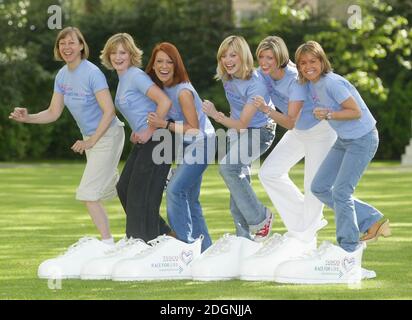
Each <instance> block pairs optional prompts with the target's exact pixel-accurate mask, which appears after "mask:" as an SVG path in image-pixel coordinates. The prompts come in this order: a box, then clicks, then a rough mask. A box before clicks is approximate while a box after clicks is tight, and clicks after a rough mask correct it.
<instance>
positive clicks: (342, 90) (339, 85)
mask: <svg viewBox="0 0 412 320" xmlns="http://www.w3.org/2000/svg"><path fill="white" fill-rule="evenodd" d="M327 90H328V95H329V96H330V97H332V98H333V99H334V100H335V101H336V102H337V103H338V104H342V102H343V101H345V100H346V99H348V98H349V97H351V96H352V94H351V93H350V91H349V89H348V88H347V86H346V85H345V83H344V82H343V81H342V80H337V79H333V80H331V81H328V82H327Z"/></svg>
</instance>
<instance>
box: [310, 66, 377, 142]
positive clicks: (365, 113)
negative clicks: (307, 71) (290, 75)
mask: <svg viewBox="0 0 412 320" xmlns="http://www.w3.org/2000/svg"><path fill="white" fill-rule="evenodd" d="M309 90H310V95H311V99H313V102H314V104H315V107H324V108H329V109H332V110H333V111H340V110H342V107H341V103H342V102H343V101H345V100H346V99H348V98H349V97H352V98H354V99H355V101H356V103H357V104H358V106H359V107H360V109H361V112H362V116H361V117H360V118H359V119H354V120H343V121H342V120H341V121H338V120H329V123H330V125H331V126H332V128H333V129H334V130H335V131H336V133H337V134H338V137H339V138H342V139H357V138H360V137H362V136H364V135H365V134H367V133H368V132H370V131H371V130H372V129H373V128H374V127H375V124H376V120H375V118H374V117H373V116H372V114H371V112H370V111H369V109H368V107H367V106H366V103H365V102H364V101H363V99H362V97H361V96H360V94H359V92H358V90H356V88H355V87H354V86H353V85H352V84H351V83H350V82H349V81H348V80H346V79H345V78H343V77H342V76H340V75H338V74H336V73H333V72H329V73H327V74H326V75H324V76H322V77H321V78H320V79H319V80H318V81H317V82H316V83H312V82H310V83H309Z"/></svg>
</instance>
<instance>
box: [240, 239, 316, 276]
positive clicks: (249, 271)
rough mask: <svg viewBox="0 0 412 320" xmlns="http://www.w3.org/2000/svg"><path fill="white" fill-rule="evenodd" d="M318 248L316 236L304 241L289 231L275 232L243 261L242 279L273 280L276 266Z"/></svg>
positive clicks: (241, 268)
mask: <svg viewBox="0 0 412 320" xmlns="http://www.w3.org/2000/svg"><path fill="white" fill-rule="evenodd" d="M315 249H316V238H314V239H312V241H311V242H304V241H301V240H298V239H296V238H293V237H290V236H289V235H288V234H287V233H286V234H285V235H283V236H282V235H280V234H278V233H275V234H274V235H273V236H272V237H271V238H269V240H267V241H266V242H265V243H264V244H263V246H262V248H260V249H259V250H258V251H257V252H256V253H255V254H253V255H251V256H249V257H247V258H246V259H244V260H243V261H241V267H240V279H241V280H249V281H273V280H274V272H275V269H276V267H277V266H278V265H279V264H280V263H282V262H285V261H288V260H291V259H294V258H297V257H300V256H302V255H303V254H304V253H305V252H309V251H313V250H315Z"/></svg>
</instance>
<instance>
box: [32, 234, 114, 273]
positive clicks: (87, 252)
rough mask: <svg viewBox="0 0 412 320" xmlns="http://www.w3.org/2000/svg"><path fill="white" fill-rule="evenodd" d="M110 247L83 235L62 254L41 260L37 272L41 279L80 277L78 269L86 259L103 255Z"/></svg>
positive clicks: (79, 269)
mask: <svg viewBox="0 0 412 320" xmlns="http://www.w3.org/2000/svg"><path fill="white" fill-rule="evenodd" d="M112 247H113V246H112V245H109V244H105V243H103V242H102V241H100V240H98V239H96V238H92V237H83V238H81V239H80V240H79V241H77V242H76V243H75V244H73V245H71V246H70V247H69V248H68V249H67V251H66V252H65V253H64V254H62V255H60V256H58V257H57V258H53V259H48V260H46V261H44V262H42V263H41V264H40V266H39V269H38V271H37V274H38V276H39V278H42V279H76V278H80V271H81V269H82V267H83V265H84V264H85V263H86V262H87V261H89V260H91V259H94V258H98V257H102V256H104V254H105V252H106V251H107V250H109V249H110V248H112Z"/></svg>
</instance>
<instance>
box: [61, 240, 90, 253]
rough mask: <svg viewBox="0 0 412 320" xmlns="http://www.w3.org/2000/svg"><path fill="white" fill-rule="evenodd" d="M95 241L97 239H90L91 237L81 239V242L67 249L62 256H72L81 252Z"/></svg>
mask: <svg viewBox="0 0 412 320" xmlns="http://www.w3.org/2000/svg"><path fill="white" fill-rule="evenodd" d="M93 240H95V238H93V237H89V236H86V237H83V238H80V239H79V241H77V242H76V243H74V244H72V245H71V246H70V247H69V248H67V250H66V251H65V252H64V253H62V254H60V256H66V255H70V254H72V253H74V252H76V251H77V250H79V249H80V248H82V247H84V246H85V245H86V244H87V243H90V241H93Z"/></svg>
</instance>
